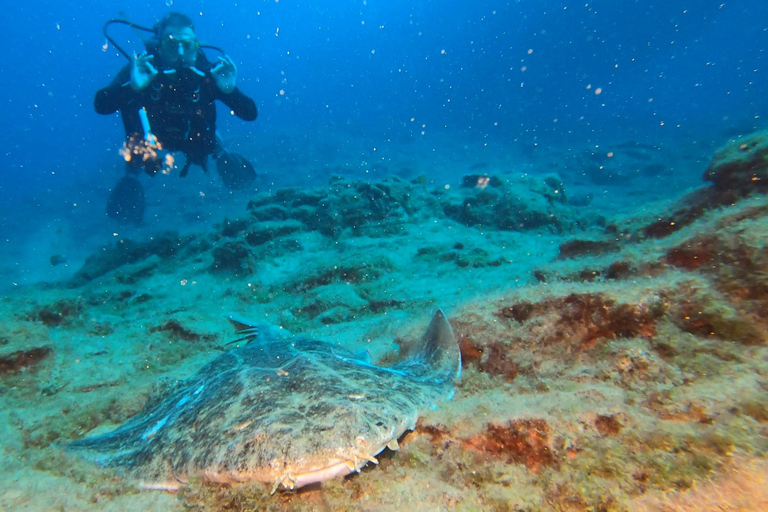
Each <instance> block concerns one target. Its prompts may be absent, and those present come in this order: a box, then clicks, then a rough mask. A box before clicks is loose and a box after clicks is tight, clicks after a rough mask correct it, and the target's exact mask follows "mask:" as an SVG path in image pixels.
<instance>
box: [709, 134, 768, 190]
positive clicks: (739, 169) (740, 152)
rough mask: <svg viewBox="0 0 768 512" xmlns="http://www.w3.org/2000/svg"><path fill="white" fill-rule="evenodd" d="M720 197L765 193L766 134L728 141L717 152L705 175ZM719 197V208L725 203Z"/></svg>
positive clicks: (767, 174) (767, 168) (767, 184)
mask: <svg viewBox="0 0 768 512" xmlns="http://www.w3.org/2000/svg"><path fill="white" fill-rule="evenodd" d="M704 181H710V182H712V184H713V185H714V187H715V189H716V190H717V191H718V192H719V194H720V195H721V196H728V197H731V198H733V199H735V198H740V197H746V196H747V195H749V194H751V193H752V192H755V191H758V192H765V191H766V190H768V131H762V132H756V133H753V134H752V135H749V136H747V137H743V138H739V139H735V140H732V141H730V142H729V143H728V144H726V145H725V146H723V147H722V148H720V149H718V150H717V151H716V152H715V156H714V157H713V158H712V162H710V164H709V166H708V167H707V169H706V171H704ZM726 201H727V200H726V198H725V197H721V204H724V203H725V202H726Z"/></svg>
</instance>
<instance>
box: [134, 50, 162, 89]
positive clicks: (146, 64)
mask: <svg viewBox="0 0 768 512" xmlns="http://www.w3.org/2000/svg"><path fill="white" fill-rule="evenodd" d="M154 58H155V56H154V55H147V54H146V53H142V54H141V55H134V56H133V66H131V88H132V89H133V90H134V91H140V90H142V89H144V88H145V87H146V86H148V85H149V83H150V82H151V81H152V80H154V79H155V77H156V76H157V69H155V66H153V65H152V60H153V59H154Z"/></svg>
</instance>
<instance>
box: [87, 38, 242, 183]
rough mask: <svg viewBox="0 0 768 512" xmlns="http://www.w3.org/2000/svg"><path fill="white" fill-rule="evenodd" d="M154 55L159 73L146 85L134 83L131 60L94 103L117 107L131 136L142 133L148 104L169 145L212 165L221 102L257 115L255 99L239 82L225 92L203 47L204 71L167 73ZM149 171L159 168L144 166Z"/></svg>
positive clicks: (103, 109) (153, 124) (200, 65)
mask: <svg viewBox="0 0 768 512" xmlns="http://www.w3.org/2000/svg"><path fill="white" fill-rule="evenodd" d="M158 63H159V58H158V57H155V62H154V63H153V65H155V67H156V69H157V70H158V75H157V76H156V77H155V79H154V80H152V82H151V83H150V84H149V85H148V86H147V87H146V88H145V89H143V90H141V91H135V90H133V88H132V87H131V84H130V82H131V64H128V65H126V66H125V67H124V68H123V69H121V70H120V72H119V73H118V74H117V76H116V77H115V79H114V80H112V83H110V84H109V85H108V86H107V87H105V88H103V89H101V90H99V91H98V92H97V93H96V97H95V98H94V102H93V103H94V108H95V109H96V112H97V113H99V114H114V113H115V112H117V111H118V110H119V111H120V114H121V116H122V119H123V126H124V127H125V134H126V136H127V137H129V138H130V137H131V136H143V135H144V133H143V129H142V126H141V119H140V117H139V109H140V108H142V107H144V108H146V109H147V114H148V116H147V117H148V118H149V125H150V128H151V129H152V133H153V134H154V135H155V136H156V137H157V140H158V141H159V142H160V144H161V145H162V147H163V149H167V150H170V151H183V152H184V154H185V155H186V157H187V163H188V164H189V163H192V164H197V165H200V166H201V167H203V169H207V167H206V160H207V158H208V155H211V154H213V153H214V151H215V149H216V105H215V104H214V101H215V100H220V101H221V102H222V103H224V104H225V105H226V106H227V107H229V108H230V110H232V112H233V113H234V114H235V115H236V116H237V117H239V118H240V119H243V120H245V121H253V120H254V119H256V115H257V111H256V103H254V101H253V100H252V99H251V98H249V97H248V96H246V95H245V94H243V93H242V92H241V91H240V90H239V89H237V88H235V90H234V91H232V92H231V93H230V94H225V93H223V92H222V91H221V90H220V89H219V88H218V87H217V86H216V81H215V79H214V78H213V76H212V75H211V68H212V65H211V63H210V62H209V61H208V59H207V58H206V57H205V54H204V53H203V52H202V51H200V52H199V53H198V55H197V62H196V64H195V67H196V69H197V70H199V71H201V72H203V73H204V76H200V75H199V74H197V73H195V72H194V71H192V70H189V69H180V70H177V71H176V72H175V73H170V74H169V73H164V72H163V68H162V67H161V66H159V64H158ZM134 161H135V162H129V168H130V167H138V166H140V165H141V161H139V160H138V159H134ZM145 170H146V171H147V172H148V173H149V174H153V172H154V171H151V170H150V169H145Z"/></svg>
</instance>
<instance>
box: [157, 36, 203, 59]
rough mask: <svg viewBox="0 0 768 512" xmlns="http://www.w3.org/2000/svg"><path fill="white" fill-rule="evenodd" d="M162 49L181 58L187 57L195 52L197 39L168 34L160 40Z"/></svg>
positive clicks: (197, 44) (197, 45) (197, 46)
mask: <svg viewBox="0 0 768 512" xmlns="http://www.w3.org/2000/svg"><path fill="white" fill-rule="evenodd" d="M162 45H163V51H164V52H166V53H167V54H169V55H171V54H173V55H177V56H179V57H181V58H184V57H188V56H190V55H194V54H196V53H197V49H198V48H199V47H200V45H199V43H198V42H197V40H196V39H195V38H193V37H189V36H182V37H179V36H174V35H170V36H168V37H167V38H165V39H163V41H162Z"/></svg>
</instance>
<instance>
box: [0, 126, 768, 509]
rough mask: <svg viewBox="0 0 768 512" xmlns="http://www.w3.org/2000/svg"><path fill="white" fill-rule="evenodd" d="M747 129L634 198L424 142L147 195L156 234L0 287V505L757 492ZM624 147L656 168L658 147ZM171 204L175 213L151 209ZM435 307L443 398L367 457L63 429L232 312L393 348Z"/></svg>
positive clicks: (759, 273) (628, 184) (114, 415)
mask: <svg viewBox="0 0 768 512" xmlns="http://www.w3.org/2000/svg"><path fill="white" fill-rule="evenodd" d="M763 137H764V134H757V135H754V136H752V138H747V139H743V140H737V141H735V142H731V143H728V144H727V145H726V146H725V148H724V149H723V150H721V151H720V152H718V153H717V154H716V155H715V156H714V159H713V160H712V162H711V163H710V164H709V167H708V166H707V165H708V164H707V162H704V163H703V164H701V168H700V169H699V170H698V171H697V173H699V174H701V173H704V172H705V170H706V172H707V173H708V176H709V178H708V182H707V183H704V182H702V183H701V184H700V187H698V188H695V189H693V190H682V189H681V190H680V192H679V193H676V194H673V195H670V196H667V197H665V198H663V199H660V200H658V201H654V202H652V201H650V200H645V199H642V198H641V199H640V200H639V201H636V204H635V206H634V207H633V208H630V209H628V210H626V209H625V210H620V209H618V208H614V207H613V206H612V204H611V198H615V197H617V196H619V195H620V194H621V193H622V190H624V191H625V192H626V193H627V194H629V190H635V191H636V190H637V188H638V183H639V182H642V180H646V181H648V180H651V178H649V177H648V176H643V177H639V178H638V177H637V176H632V175H631V174H630V175H626V172H625V174H622V169H621V168H618V169H617V170H616V171H615V172H616V173H617V177H618V178H621V179H620V180H618V181H619V184H618V185H616V186H615V187H614V186H611V187H609V188H606V187H603V188H600V187H601V185H599V184H598V182H599V181H600V179H601V176H600V175H588V173H586V172H584V173H579V172H573V171H572V170H569V169H570V168H569V167H568V166H566V165H564V166H563V167H562V168H561V169H560V170H556V171H555V172H549V173H541V174H537V173H535V172H533V171H534V170H535V169H536V166H537V162H536V161H535V160H533V161H532V162H531V163H530V164H529V166H527V167H526V168H525V169H524V170H523V171H521V170H520V169H519V168H511V167H509V166H508V165H505V163H504V159H503V158H502V159H496V160H494V159H491V160H490V161H489V162H475V163H472V162H459V163H456V162H453V163H444V165H447V166H454V167H453V168H452V169H450V171H451V172H448V170H445V171H444V172H443V173H442V174H441V173H431V174H427V175H426V176H425V175H424V173H422V172H420V170H421V169H422V167H423V165H425V164H424V163H423V161H421V164H420V160H419V158H417V157H415V156H414V157H413V158H412V159H411V160H412V161H409V162H407V163H403V162H400V163H398V164H392V163H390V164H389V166H388V167H387V166H384V167H381V166H380V167H379V168H378V170H377V172H376V173H374V174H375V176H374V177H366V175H365V174H364V173H360V172H359V171H360V170H359V169H357V168H355V169H354V172H351V173H350V174H349V175H344V173H343V171H344V169H345V168H344V166H336V167H331V168H329V169H325V171H324V172H327V173H328V176H327V180H325V179H324V180H323V182H322V183H319V184H314V185H312V186H306V187H298V186H297V184H295V183H285V184H282V185H280V186H275V187H271V186H266V185H265V186H261V187H260V190H259V191H258V192H255V193H253V194H250V195H249V196H248V200H247V201H243V202H242V204H240V205H239V206H238V207H232V206H231V205H230V206H229V207H228V209H227V211H226V212H225V213H226V217H224V216H221V217H220V218H218V219H216V220H211V221H210V222H205V223H202V224H194V223H192V224H191V226H192V227H189V226H187V227H185V228H184V229H181V227H184V226H185V225H184V222H185V219H186V222H187V223H189V222H191V220H190V219H192V218H193V217H195V211H194V208H191V209H190V208H187V210H186V212H185V215H186V217H183V218H180V217H178V208H176V207H175V206H178V205H173V204H168V202H167V201H166V202H159V201H158V202H154V203H150V208H149V210H148V215H149V216H150V220H149V221H148V226H149V227H148V228H147V231H148V232H149V231H150V230H151V229H154V230H153V231H151V235H147V233H144V234H142V231H141V228H133V229H130V230H126V231H125V233H127V234H126V235H119V236H116V237H114V240H112V241H110V243H109V244H107V245H105V247H104V248H103V249H100V250H96V251H92V252H91V253H90V256H88V257H87V258H85V257H83V258H82V261H77V262H76V263H75V262H71V263H70V265H71V267H72V268H71V272H70V275H68V276H66V279H61V280H60V281H59V282H57V283H55V284H50V283H48V284H45V283H37V284H24V285H20V286H17V287H15V288H14V289H13V290H12V291H11V292H9V293H7V294H6V296H5V297H4V298H3V299H2V300H0V308H1V310H2V313H1V316H0V318H2V321H1V325H2V334H1V335H0V382H1V383H2V388H1V389H2V391H1V393H0V401H2V408H0V425H2V429H3V432H2V436H1V437H0V447H1V448H2V450H1V451H0V463H1V464H2V467H3V478H2V479H0V509H2V510H9V511H16V510H283V509H286V510H347V509H349V510H403V509H405V508H410V509H414V510H521V511H522V510H526V511H528V510H530V511H534V510H558V511H560V510H569V511H570V510H574V511H593V510H594V511H596V510H605V511H611V510H658V511H677V510H768V492H767V491H766V489H768V486H767V485H766V480H767V479H768V465H767V464H768V463H766V460H765V453H766V448H768V400H766V398H767V395H768V377H766V375H768V348H767V347H768V335H766V334H765V333H766V332H768V330H767V329H766V327H768V320H767V319H768V314H767V313H768V277H767V276H768V272H767V271H768V255H767V254H768V253H766V252H765V240H766V239H768V207H766V202H765V201H766V200H765V195H764V192H765V191H764V190H763V189H762V188H761V186H760V185H756V184H755V183H760V182H761V180H768V166H766V164H765V154H766V153H765V144H764V142H763ZM745 141H746V142H745ZM745 144H746V146H747V147H746V148H745V147H744V146H745ZM617 147H618V149H617V151H616V157H617V158H621V151H622V147H623V149H624V151H625V153H626V154H625V156H624V158H625V161H626V162H630V163H631V162H632V159H633V158H634V159H635V160H639V161H642V162H646V164H644V165H646V168H645V172H646V173H648V174H650V173H654V172H655V173H659V172H663V169H664V165H672V164H669V163H667V164H665V163H664V162H663V161H662V162H651V163H647V161H648V160H649V159H655V158H658V157H657V156H649V157H648V158H646V156H648V155H645V156H643V153H642V152H643V151H644V147H643V146H640V145H637V144H635V145H632V144H629V145H627V144H625V145H624V146H622V147H619V146H617ZM649 154H650V153H649ZM653 155H655V153H654V154H653ZM710 156H712V155H710ZM547 158H550V157H547ZM563 158H565V157H563ZM588 160H589V159H586V160H585V162H586V161H588ZM585 162H581V163H579V161H576V162H574V161H570V164H569V165H570V166H571V167H573V166H578V165H583V166H588V165H589V164H588V163H585ZM760 162H762V164H761V163H760ZM627 165H628V166H629V167H631V168H634V167H632V165H629V164H627ZM652 165H655V166H656V167H653V168H649V167H648V166H652ZM659 165H661V166H662V167H661V168H659V167H658V166H659ZM688 165H693V164H691V163H690V161H689V162H688ZM334 175H339V176H338V177H333V176H334ZM451 175H454V176H455V177H454V178H453V179H452V181H451V180H450V179H448V178H445V179H443V178H436V176H451ZM578 176H581V178H579V179H577V178H576V177H578ZM602 178H603V179H606V178H605V176H603V177H602ZM752 178H757V179H756V180H755V179H752ZM767 182H768V181H767ZM446 184H449V185H450V186H447V187H446V186H445V185H446ZM289 186H292V187H293V188H286V187H289ZM590 187H592V188H594V189H595V190H603V191H606V190H609V192H607V193H604V194H602V195H601V194H597V196H598V197H592V195H591V194H590V193H589V191H590ZM622 187H623V188H622ZM149 192H150V193H149V196H150V198H152V197H153V196H152V195H151V194H153V193H157V194H160V193H161V192H160V191H157V190H155V191H154V192H153V191H152V190H150V191H149ZM219 195H220V196H221V197H220V201H221V202H222V203H224V202H226V201H227V196H226V194H225V193H223V192H219ZM211 197H213V198H215V197H216V193H210V194H209V200H210V199H211ZM643 197H648V198H651V197H653V194H652V193H651V192H648V193H647V196H643ZM177 200H178V201H179V202H180V203H181V202H182V199H177ZM246 203H247V206H246ZM211 204H216V203H215V202H213V201H211V202H209V203H207V204H202V203H201V204H200V205H197V206H195V208H199V209H203V208H205V207H210V205H211ZM640 204H642V206H640ZM163 208H169V213H168V217H166V218H173V219H178V223H175V224H174V223H172V224H173V226H168V225H165V226H164V228H168V227H174V228H177V227H179V229H174V230H173V231H168V232H164V231H162V230H158V229H157V226H156V225H155V224H156V223H155V224H153V222H155V221H154V220H153V219H156V218H158V216H159V215H160V216H161V215H162V214H163V212H164V210H163ZM190 210H191V211H190ZM173 212H176V215H177V216H176V217H173V215H174V213H173ZM128 235H130V236H128ZM438 307H439V308H442V309H443V310H444V311H445V312H446V313H447V315H448V317H449V319H450V322H451V324H452V326H453V329H454V332H455V333H456V336H457V339H458V341H459V344H460V347H461V351H462V357H463V367H464V368H463V374H462V378H461V380H460V382H459V383H458V384H457V391H456V395H455V397H454V398H453V400H452V401H450V402H448V403H445V404H441V405H440V406H439V407H438V408H437V409H436V410H430V411H425V412H424V414H423V415H422V417H421V418H420V420H419V423H418V425H417V428H416V430H415V431H413V432H410V433H408V434H406V435H405V436H404V437H403V438H402V439H401V442H400V449H399V450H398V451H396V452H392V451H385V452H383V453H382V454H381V456H380V457H379V464H378V466H373V465H371V464H369V465H368V466H366V467H365V468H364V469H363V470H362V472H361V473H360V474H355V475H353V476H351V477H347V478H345V479H339V480H333V481H330V482H326V483H324V484H323V485H317V486H312V487H309V488H305V489H302V490H299V491H297V492H291V491H278V492H277V493H276V494H274V495H270V494H269V491H270V490H271V489H270V486H269V485H266V484H261V483H251V484H243V485H240V486H237V487H220V486H215V485H211V484H207V483H205V482H203V481H199V480H193V481H192V482H191V484H190V486H189V487H187V488H184V489H182V490H181V491H180V492H178V493H176V494H169V493H162V492H146V491H139V490H138V489H137V487H136V485H135V484H136V483H135V482H131V481H128V480H127V479H125V478H123V477H122V476H121V474H120V473H119V472H117V471H114V470H112V469H109V468H100V467H97V466H96V465H94V464H92V463H90V462H88V461H85V460H80V459H79V458H78V457H77V456H76V455H73V454H71V453H69V452H68V451H67V450H65V449H64V446H65V445H66V443H67V442H69V441H71V440H74V439H78V438H80V437H82V436H83V435H85V434H88V433H90V432H94V431H95V432H103V431H107V430H108V429H109V428H112V427H115V426H117V425H119V424H121V423H122V422H124V421H125V420H126V419H128V418H129V417H131V416H132V415H134V414H136V413H137V412H138V411H139V410H141V408H142V406H143V404H144V402H145V401H146V399H147V397H148V395H150V394H151V393H152V390H153V389H155V388H156V387H157V386H158V383H160V382H163V381H167V380H169V379H182V378H185V377H188V376H190V375H191V374H193V373H194V372H195V371H197V370H198V369H199V368H200V367H201V366H202V365H204V364H205V363H206V362H208V361H210V360H211V359H213V358H214V357H216V356H217V355H219V354H220V353H221V352H222V350H226V347H225V344H226V343H227V342H228V341H230V340H231V339H232V337H233V334H232V331H231V327H230V326H229V325H228V323H227V322H226V320H225V314H227V313H230V312H236V313H238V314H241V315H243V316H246V317H249V318H253V319H254V320H256V321H259V322H269V323H272V324H275V325H280V326H283V327H285V328H286V329H288V330H290V331H291V332H293V333H295V334H296V333H302V334H303V335H306V336H311V337H314V338H316V339H322V340H327V341H333V342H336V343H338V344H340V345H341V346H344V347H347V348H349V349H351V350H359V349H361V348H362V349H366V350H368V352H369V353H370V354H371V357H372V359H373V360H374V361H378V362H380V364H390V363H392V362H394V361H396V360H397V359H398V357H399V352H400V351H401V350H405V349H406V348H407V346H408V344H409V343H410V341H412V340H414V339H416V338H417V337H418V336H419V334H420V333H421V332H422V330H423V328H424V326H425V325H426V323H427V322H428V320H429V318H430V316H431V313H432V312H433V311H434V310H435V309H436V308H438Z"/></svg>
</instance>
